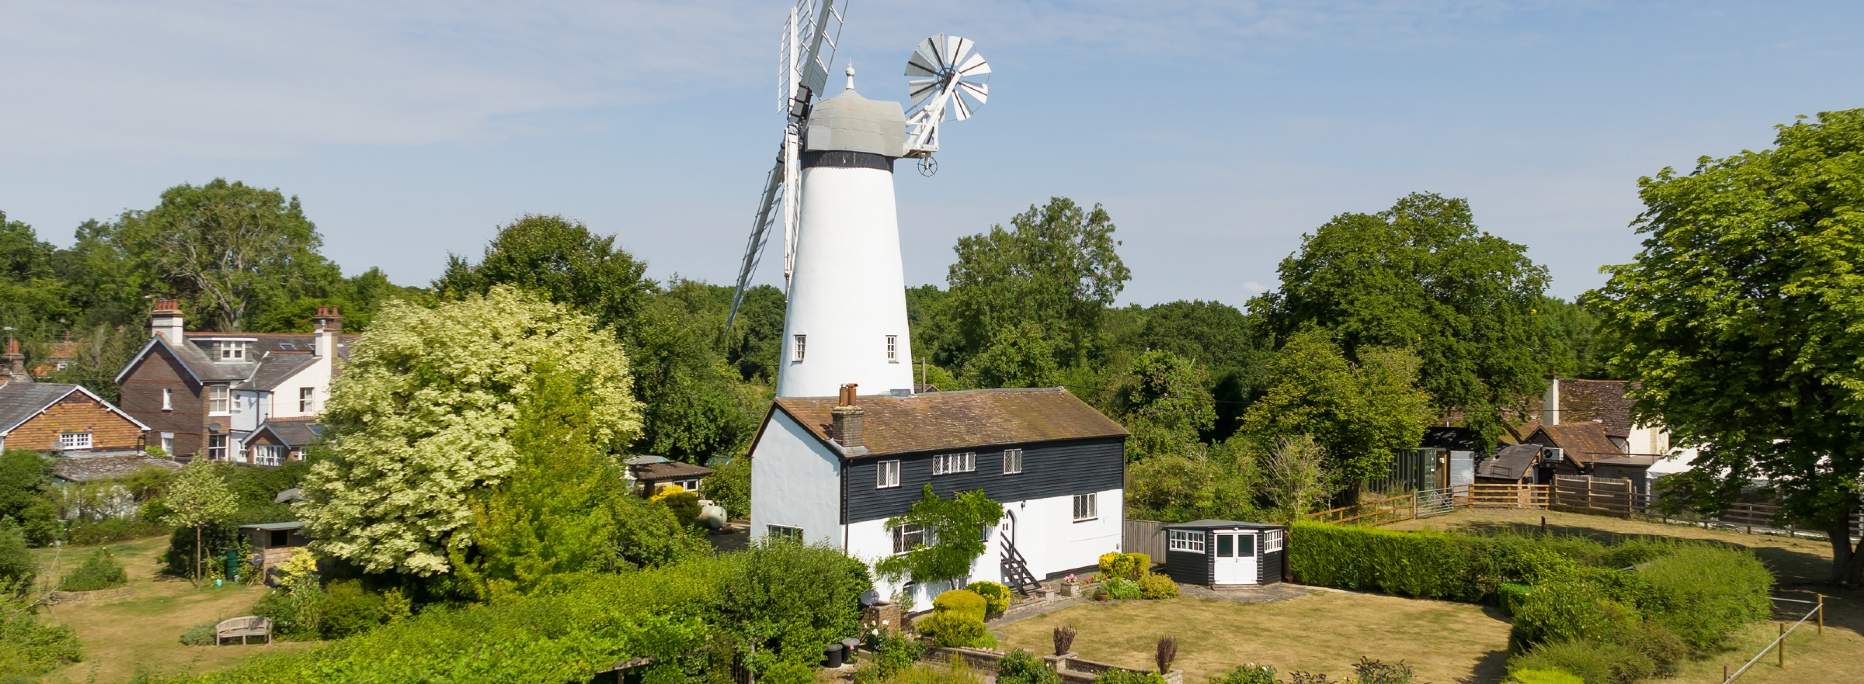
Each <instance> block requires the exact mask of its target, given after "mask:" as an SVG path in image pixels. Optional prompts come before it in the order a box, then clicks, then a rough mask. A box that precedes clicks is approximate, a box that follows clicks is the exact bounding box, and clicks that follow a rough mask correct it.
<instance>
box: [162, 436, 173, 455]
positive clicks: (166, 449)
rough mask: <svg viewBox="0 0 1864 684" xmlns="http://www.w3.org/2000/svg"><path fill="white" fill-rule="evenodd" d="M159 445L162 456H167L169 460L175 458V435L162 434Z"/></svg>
mask: <svg viewBox="0 0 1864 684" xmlns="http://www.w3.org/2000/svg"><path fill="white" fill-rule="evenodd" d="M159 444H161V445H162V455H164V456H167V457H169V458H174V457H175V433H173V432H164V433H162V436H161V441H160V442H159Z"/></svg>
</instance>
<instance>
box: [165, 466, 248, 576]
mask: <svg viewBox="0 0 1864 684" xmlns="http://www.w3.org/2000/svg"><path fill="white" fill-rule="evenodd" d="M162 504H163V508H164V509H166V510H167V513H166V514H164V515H163V517H162V522H164V523H166V524H169V525H174V526H176V527H192V528H194V581H196V582H199V581H200V580H201V548H202V540H201V532H202V530H205V529H206V528H207V526H208V525H214V524H218V523H222V522H226V520H227V519H228V518H231V517H232V516H233V514H234V513H235V512H237V511H238V510H239V497H238V496H236V495H234V494H233V490H232V488H230V487H228V486H227V481H226V478H223V477H221V476H220V473H219V472H218V471H216V470H215V469H214V467H213V464H212V463H209V462H207V461H204V460H202V461H195V462H193V463H189V464H188V465H187V467H184V468H182V469H181V472H180V473H177V474H176V475H175V477H174V479H172V480H169V481H168V484H167V490H166V491H165V492H164V493H163V494H162Z"/></svg>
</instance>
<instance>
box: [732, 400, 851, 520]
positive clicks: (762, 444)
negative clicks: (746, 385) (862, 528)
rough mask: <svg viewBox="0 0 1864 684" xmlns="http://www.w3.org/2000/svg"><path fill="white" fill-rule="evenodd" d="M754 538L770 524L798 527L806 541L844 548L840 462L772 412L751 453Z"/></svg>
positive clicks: (798, 427) (782, 415) (793, 423)
mask: <svg viewBox="0 0 1864 684" xmlns="http://www.w3.org/2000/svg"><path fill="white" fill-rule="evenodd" d="M750 458H751V537H752V538H753V539H756V538H760V537H763V536H764V532H765V529H766V527H765V526H767V525H784V526H788V527H800V528H802V530H803V541H805V542H808V543H811V544H818V543H826V544H829V545H832V546H834V547H836V548H841V545H842V538H841V533H842V532H841V460H840V458H839V457H838V456H837V455H836V454H834V453H833V452H831V451H829V448H828V447H827V446H824V445H823V444H822V443H821V442H818V441H816V440H815V439H814V438H812V437H809V436H807V433H806V432H805V431H804V430H803V428H802V426H801V425H797V424H796V421H795V420H792V419H791V418H790V416H789V414H786V413H784V412H782V411H774V412H772V413H771V414H770V422H769V423H768V424H766V425H765V426H764V434H763V437H762V438H760V439H759V440H758V442H757V447H756V449H755V450H753V451H752V452H751V455H750Z"/></svg>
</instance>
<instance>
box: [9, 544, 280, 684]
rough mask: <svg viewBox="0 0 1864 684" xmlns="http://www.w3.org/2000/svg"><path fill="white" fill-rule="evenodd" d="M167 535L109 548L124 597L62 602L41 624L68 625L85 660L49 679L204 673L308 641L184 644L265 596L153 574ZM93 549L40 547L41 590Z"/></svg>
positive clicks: (248, 610) (246, 589)
mask: <svg viewBox="0 0 1864 684" xmlns="http://www.w3.org/2000/svg"><path fill="white" fill-rule="evenodd" d="M167 545H168V538H167V537H151V538H148V539H138V540H134V541H128V542H122V543H118V544H110V545H109V548H110V550H111V553H113V554H115V555H116V557H117V559H118V560H119V561H122V563H123V566H124V568H125V569H126V570H127V571H128V574H129V586H130V594H129V595H128V596H123V597H119V598H111V599H101V600H93V601H83V602H75V603H61V604H57V605H54V606H51V607H50V608H49V609H47V611H46V612H45V617H46V619H48V620H50V621H52V622H56V623H60V624H64V625H69V626H70V627H71V628H72V629H74V630H76V631H77V633H78V639H79V640H80V641H82V642H83V643H84V661H83V662H81V663H77V664H74V665H71V666H69V667H66V668H65V669H63V670H60V671H58V672H54V673H52V674H51V675H49V676H47V677H46V678H45V681H50V682H121V681H129V680H131V679H132V678H134V677H135V676H136V675H138V674H143V673H147V674H157V673H164V674H166V673H180V672H208V671H212V670H218V669H224V668H227V667H231V666H233V665H235V664H238V663H239V662H240V661H243V660H245V659H247V658H251V657H253V656H255V655H258V654H261V653H270V652H276V651H287V650H297V649H302V648H306V647H308V646H310V645H311V644H309V643H287V642H276V643H273V644H272V645H269V646H266V645H252V646H218V647H215V646H183V645H181V634H182V633H183V632H186V631H187V630H188V628H189V627H192V626H194V625H197V624H200V623H203V622H210V621H216V620H221V619H225V618H229V617H236V616H240V615H250V614H251V613H252V604H253V602H254V601H257V600H258V599H259V597H260V596H261V595H262V594H264V593H265V590H264V588H263V587H259V586H236V585H235V586H227V587H223V588H220V589H213V588H211V587H208V588H198V589H197V588H195V587H194V585H193V584H191V583H189V582H187V581H186V580H177V579H171V578H167V577H163V576H161V575H158V574H157V572H156V570H157V568H158V567H159V566H158V561H157V558H158V557H159V556H160V555H161V552H162V550H163V549H164V548H166V547H167ZM94 548H95V547H78V548H67V549H62V550H61V549H38V550H35V555H36V557H37V558H38V560H39V576H40V577H41V584H42V586H44V587H48V588H49V587H51V586H53V585H55V584H56V583H57V581H58V577H59V576H61V575H63V574H64V573H65V572H67V571H69V570H70V569H71V568H73V567H76V566H77V565H78V564H79V563H81V562H83V560H84V558H85V557H86V556H88V555H89V554H90V553H91V551H92V550H93V549H94Z"/></svg>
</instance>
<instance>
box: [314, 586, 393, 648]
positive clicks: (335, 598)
mask: <svg viewBox="0 0 1864 684" xmlns="http://www.w3.org/2000/svg"><path fill="white" fill-rule="evenodd" d="M322 609H323V610H322V617H323V621H322V623H321V624H320V625H319V626H318V633H319V634H320V635H321V636H323V638H325V639H341V638H343V637H347V636H352V635H356V634H362V633H363V632H367V631H369V630H372V629H375V628H376V627H379V626H381V625H382V624H383V623H385V622H388V610H387V608H386V606H385V605H384V604H383V602H382V595H381V594H376V593H371V592H369V591H366V590H364V589H363V588H362V583H361V582H358V581H356V580H343V581H339V582H331V583H330V586H328V587H325V589H324V600H323V606H322Z"/></svg>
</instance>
